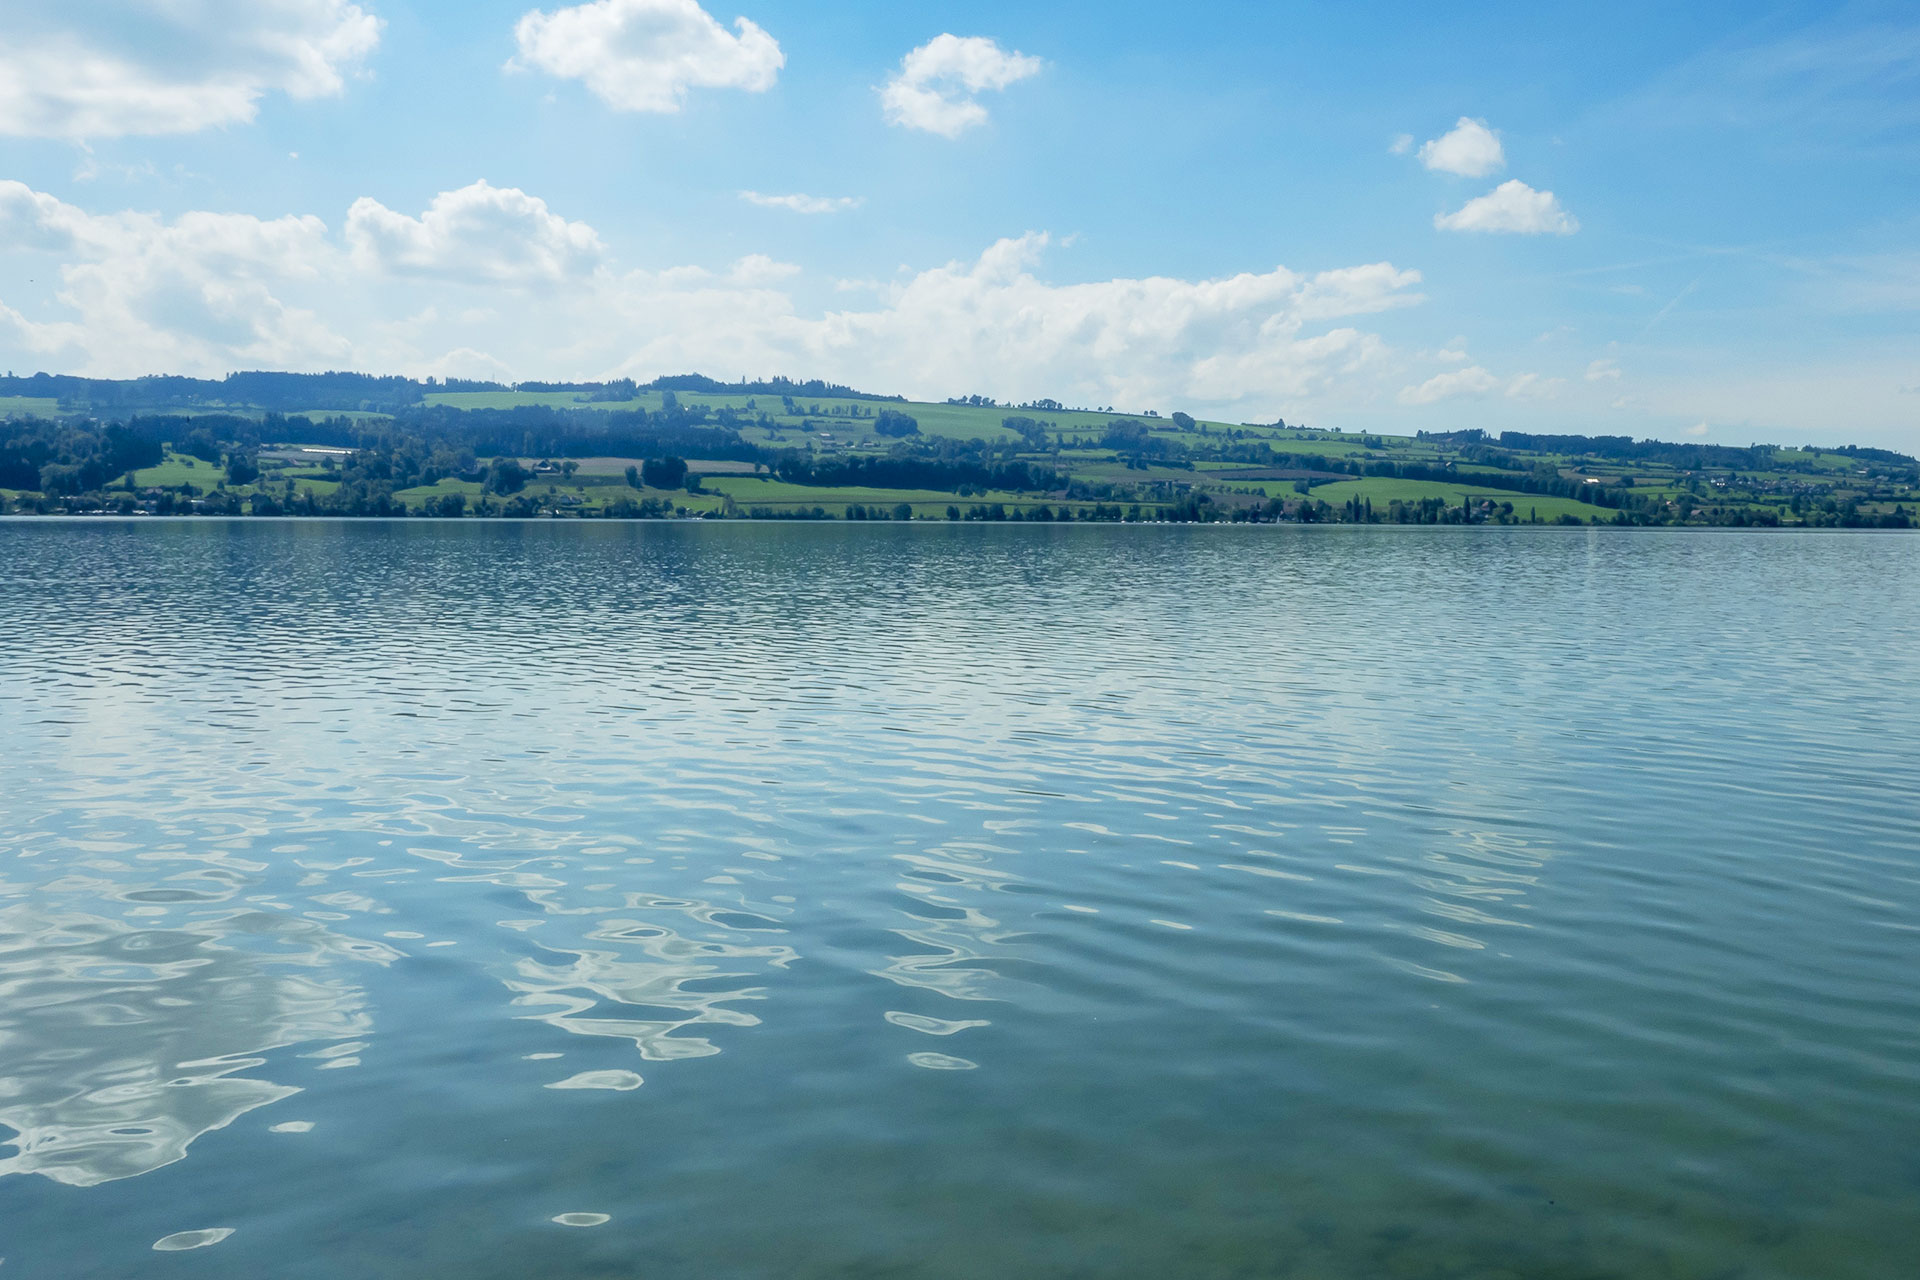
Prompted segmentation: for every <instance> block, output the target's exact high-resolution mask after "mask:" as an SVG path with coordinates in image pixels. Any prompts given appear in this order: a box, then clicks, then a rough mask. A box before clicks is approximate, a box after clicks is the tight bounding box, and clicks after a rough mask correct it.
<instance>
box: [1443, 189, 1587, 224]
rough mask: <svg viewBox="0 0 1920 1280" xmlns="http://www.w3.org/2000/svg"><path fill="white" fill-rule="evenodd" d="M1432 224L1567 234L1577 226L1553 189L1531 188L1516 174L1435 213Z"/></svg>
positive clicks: (1576, 222) (1577, 220) (1576, 221)
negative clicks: (1457, 207) (1454, 207)
mask: <svg viewBox="0 0 1920 1280" xmlns="http://www.w3.org/2000/svg"><path fill="white" fill-rule="evenodd" d="M1433 225H1434V226H1435V227H1437V228H1439V229H1440V230H1442V231H1484V232H1509V233H1512V234H1515V235H1527V236H1537V235H1548V234H1551V235H1558V236H1570V235H1572V234H1573V233H1574V232H1576V231H1578V230H1579V229H1580V222H1579V219H1577V218H1575V217H1574V216H1573V215H1572V214H1570V213H1568V212H1567V211H1566V210H1565V209H1563V208H1561V207H1560V201H1559V200H1558V199H1556V198H1555V197H1554V194H1553V192H1551V191H1535V190H1534V189H1533V188H1532V187H1530V186H1528V185H1527V184H1526V183H1524V182H1522V181H1520V180H1519V179H1518V178H1513V179H1510V180H1508V181H1506V182H1503V183H1501V184H1500V185H1499V186H1497V187H1495V188H1494V189H1493V190H1492V191H1490V192H1488V193H1487V194H1486V195H1484V196H1479V197H1477V198H1475V199H1472V200H1469V201H1467V203H1466V204H1465V205H1463V206H1461V208H1460V210H1459V211H1458V212H1456V213H1441V214H1435V215H1434V219H1433Z"/></svg>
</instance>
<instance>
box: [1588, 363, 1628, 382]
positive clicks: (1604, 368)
mask: <svg viewBox="0 0 1920 1280" xmlns="http://www.w3.org/2000/svg"><path fill="white" fill-rule="evenodd" d="M1619 380H1620V362H1619V361H1618V360H1595V361H1594V362H1593V363H1592V364H1590V365H1588V366H1587V381H1588V382H1618V381H1619Z"/></svg>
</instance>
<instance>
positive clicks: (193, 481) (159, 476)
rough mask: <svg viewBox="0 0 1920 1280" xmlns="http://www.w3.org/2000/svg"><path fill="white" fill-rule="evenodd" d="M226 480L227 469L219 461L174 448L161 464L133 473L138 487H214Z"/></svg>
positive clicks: (134, 481) (168, 452) (134, 482)
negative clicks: (208, 460)
mask: <svg viewBox="0 0 1920 1280" xmlns="http://www.w3.org/2000/svg"><path fill="white" fill-rule="evenodd" d="M226 482H227V472H226V469H225V468H224V467H222V466H220V465H219V464H218V463H214V462H202V461H200V460H199V459H198V458H189V457H188V456H187V455H186V454H184V453H174V452H173V451H172V450H168V451H167V456H166V460H165V461H163V462H162V463H161V464H160V465H159V466H157V467H146V468H143V469H141V470H139V471H136V472H134V473H133V484H134V487H135V488H136V489H177V488H179V487H180V486H181V485H185V484H190V485H192V486H193V487H194V488H196V489H214V488H218V487H219V486H220V485H223V484H225V483H226Z"/></svg>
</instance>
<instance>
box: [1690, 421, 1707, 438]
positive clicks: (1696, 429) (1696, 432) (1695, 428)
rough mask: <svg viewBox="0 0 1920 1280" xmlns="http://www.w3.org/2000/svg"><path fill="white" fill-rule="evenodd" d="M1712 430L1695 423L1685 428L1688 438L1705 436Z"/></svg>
mask: <svg viewBox="0 0 1920 1280" xmlns="http://www.w3.org/2000/svg"><path fill="white" fill-rule="evenodd" d="M1712 430H1713V428H1712V427H1710V426H1708V425H1707V424H1706V423H1704V422H1696V423H1694V424H1693V425H1692V426H1690V427H1688V428H1687V434H1688V435H1690V436H1694V437H1699V436H1704V435H1707V434H1708V433H1709V432H1711V431H1712Z"/></svg>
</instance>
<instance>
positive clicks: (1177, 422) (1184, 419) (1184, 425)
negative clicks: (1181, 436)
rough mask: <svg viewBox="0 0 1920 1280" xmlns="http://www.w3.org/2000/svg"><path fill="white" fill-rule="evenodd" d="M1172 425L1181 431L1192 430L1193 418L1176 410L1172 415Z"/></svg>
mask: <svg viewBox="0 0 1920 1280" xmlns="http://www.w3.org/2000/svg"><path fill="white" fill-rule="evenodd" d="M1173 425H1174V426H1176V427H1178V428H1180V429H1181V430H1182V431H1191V430H1193V418H1192V417H1191V416H1189V415H1187V414H1184V413H1179V412H1176V413H1175V414H1174V415H1173Z"/></svg>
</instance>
